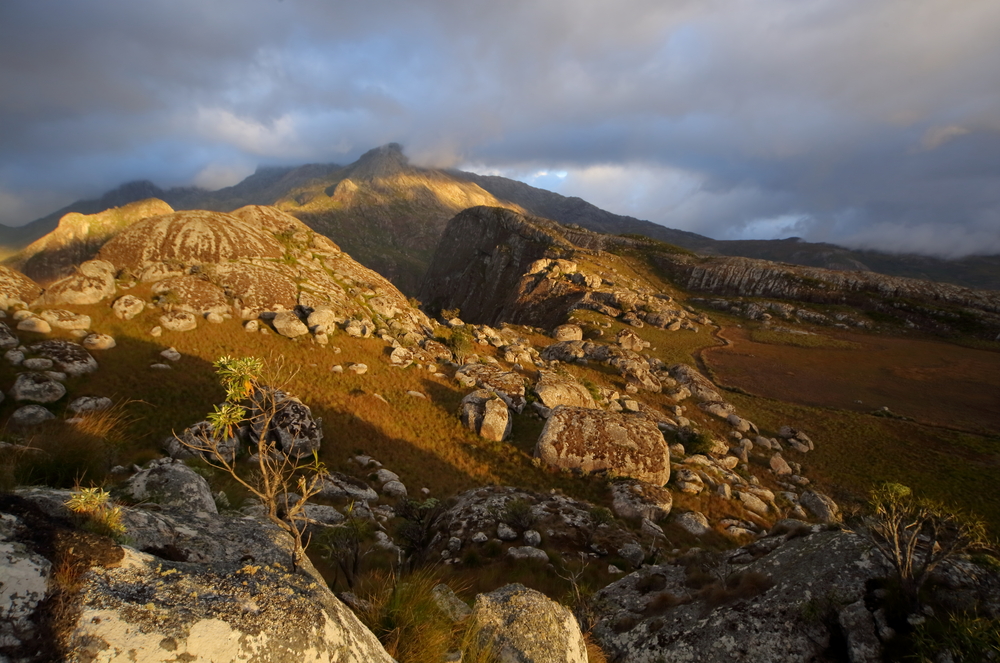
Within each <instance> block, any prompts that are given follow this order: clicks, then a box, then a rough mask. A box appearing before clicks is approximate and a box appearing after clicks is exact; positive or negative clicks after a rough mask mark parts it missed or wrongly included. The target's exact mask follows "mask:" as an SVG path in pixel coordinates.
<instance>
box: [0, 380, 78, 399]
mask: <svg viewBox="0 0 1000 663" xmlns="http://www.w3.org/2000/svg"><path fill="white" fill-rule="evenodd" d="M10 395H11V397H12V398H13V399H14V400H15V401H18V402H20V401H31V402H33V403H54V402H56V401H57V400H59V399H60V398H62V397H63V396H65V395H66V387H64V386H63V385H62V383H61V382H58V381H57V380H53V379H52V378H50V377H49V376H47V375H45V374H44V373H19V374H18V376H17V379H16V380H14V386H13V387H12V388H11V390H10Z"/></svg>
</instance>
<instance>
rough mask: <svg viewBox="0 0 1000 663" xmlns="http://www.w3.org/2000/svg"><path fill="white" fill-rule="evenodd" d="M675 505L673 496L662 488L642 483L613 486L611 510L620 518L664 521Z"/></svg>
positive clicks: (621, 483)
mask: <svg viewBox="0 0 1000 663" xmlns="http://www.w3.org/2000/svg"><path fill="white" fill-rule="evenodd" d="M673 504H674V498H673V495H671V494H670V491H669V490H667V489H666V488H663V487H661V486H654V485H652V484H648V483H643V482H641V481H615V482H614V483H612V484H611V509H612V510H613V511H614V512H615V515H617V516H619V517H620V518H630V519H635V520H639V519H642V518H646V519H648V520H652V521H657V520H662V519H663V518H666V517H667V516H669V515H670V509H671V508H672V507H673Z"/></svg>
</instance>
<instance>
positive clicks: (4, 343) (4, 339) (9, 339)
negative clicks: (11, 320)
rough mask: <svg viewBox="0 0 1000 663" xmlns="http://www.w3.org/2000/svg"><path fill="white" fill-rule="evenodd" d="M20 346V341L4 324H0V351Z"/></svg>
mask: <svg viewBox="0 0 1000 663" xmlns="http://www.w3.org/2000/svg"><path fill="white" fill-rule="evenodd" d="M20 344H21V341H20V339H18V338H17V336H16V335H15V334H14V332H12V331H11V330H10V327H8V326H7V325H6V323H3V322H0V350H9V349H11V348H16V347H17V346H18V345H20Z"/></svg>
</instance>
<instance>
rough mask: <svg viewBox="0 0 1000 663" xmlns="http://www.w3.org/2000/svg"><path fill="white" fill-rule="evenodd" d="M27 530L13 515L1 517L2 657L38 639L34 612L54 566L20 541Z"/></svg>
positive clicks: (0, 596) (8, 514)
mask: <svg viewBox="0 0 1000 663" xmlns="http://www.w3.org/2000/svg"><path fill="white" fill-rule="evenodd" d="M25 527H26V525H25V524H24V523H23V522H22V520H21V519H20V518H18V517H17V516H16V515H14V514H10V513H4V514H2V515H0V578H2V580H0V656H4V652H5V650H6V651H8V652H9V651H11V650H14V649H15V648H17V647H18V646H19V645H24V644H25V643H28V642H30V641H31V640H33V639H34V638H35V636H36V632H37V630H38V624H37V621H38V620H37V619H36V618H35V611H36V609H37V608H38V606H39V604H40V603H41V602H42V601H43V600H44V599H45V596H46V594H47V593H48V585H49V577H50V575H51V572H52V563H51V562H49V560H47V559H46V558H45V557H43V556H42V555H39V554H38V553H36V552H34V551H32V550H31V549H30V548H29V547H28V546H26V545H25V544H24V543H23V542H22V541H21V540H19V539H24V538H25V532H24V529H25Z"/></svg>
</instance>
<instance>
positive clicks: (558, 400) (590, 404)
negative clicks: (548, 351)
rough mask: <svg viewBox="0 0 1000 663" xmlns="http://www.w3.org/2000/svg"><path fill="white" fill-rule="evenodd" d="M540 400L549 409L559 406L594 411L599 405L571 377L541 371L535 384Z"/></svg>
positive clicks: (584, 388) (585, 389)
mask: <svg viewBox="0 0 1000 663" xmlns="http://www.w3.org/2000/svg"><path fill="white" fill-rule="evenodd" d="M534 390H535V393H536V394H537V395H538V400H540V401H541V402H542V404H543V405H544V406H545V407H547V408H549V409H552V408H555V407H557V406H559V405H566V406H569V407H585V408H591V409H594V408H596V407H597V404H596V403H594V398H593V396H591V394H590V392H589V391H588V390H587V388H586V387H584V386H583V385H582V384H580V383H579V382H577V381H576V379H575V378H574V377H573V376H571V375H560V374H559V373H555V372H553V371H539V372H538V381H537V382H535V387H534Z"/></svg>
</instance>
